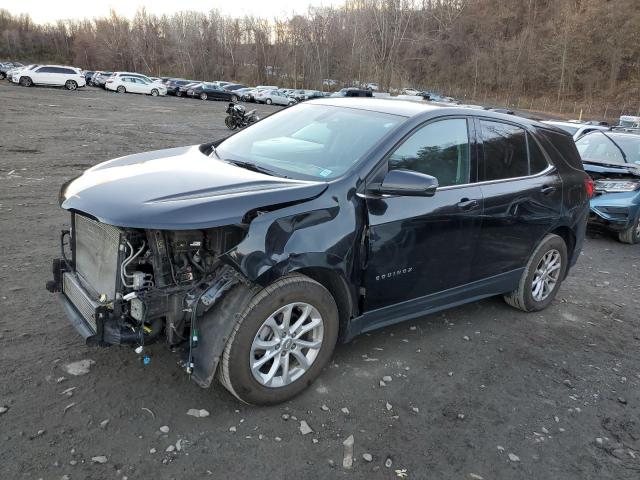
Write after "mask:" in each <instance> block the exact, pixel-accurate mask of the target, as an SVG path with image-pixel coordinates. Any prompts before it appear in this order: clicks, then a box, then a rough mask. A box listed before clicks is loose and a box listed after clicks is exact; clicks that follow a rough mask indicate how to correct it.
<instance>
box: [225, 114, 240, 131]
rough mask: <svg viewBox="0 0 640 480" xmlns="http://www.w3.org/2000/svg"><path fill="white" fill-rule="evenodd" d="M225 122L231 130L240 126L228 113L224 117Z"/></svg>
mask: <svg viewBox="0 0 640 480" xmlns="http://www.w3.org/2000/svg"><path fill="white" fill-rule="evenodd" d="M224 124H225V125H226V126H227V128H228V129H229V130H235V129H236V128H237V127H238V125H237V124H236V121H235V119H234V118H233V117H232V116H231V115H228V116H227V117H226V118H225V119H224Z"/></svg>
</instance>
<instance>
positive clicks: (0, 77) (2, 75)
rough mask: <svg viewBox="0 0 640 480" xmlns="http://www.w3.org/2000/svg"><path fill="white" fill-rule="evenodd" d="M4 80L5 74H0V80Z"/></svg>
mask: <svg viewBox="0 0 640 480" xmlns="http://www.w3.org/2000/svg"><path fill="white" fill-rule="evenodd" d="M5 78H7V74H6V73H4V72H0V80H4V79H5Z"/></svg>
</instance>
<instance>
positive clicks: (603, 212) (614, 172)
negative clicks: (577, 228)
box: [585, 162, 640, 232]
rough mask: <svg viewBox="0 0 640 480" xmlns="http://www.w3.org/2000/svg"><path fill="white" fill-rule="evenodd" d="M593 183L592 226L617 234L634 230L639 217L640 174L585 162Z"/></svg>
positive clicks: (618, 167)
mask: <svg viewBox="0 0 640 480" xmlns="http://www.w3.org/2000/svg"><path fill="white" fill-rule="evenodd" d="M585 171H586V172H587V173H588V174H589V176H590V177H591V178H592V179H593V181H594V196H593V198H592V199H591V202H590V208H591V211H590V215H589V223H590V224H591V225H592V226H598V227H603V228H605V229H607V230H611V231H614V232H623V231H625V230H627V229H629V228H632V227H633V225H634V222H636V220H637V218H638V215H640V170H638V169H636V168H632V167H627V166H622V165H621V166H614V165H597V164H589V163H586V162H585Z"/></svg>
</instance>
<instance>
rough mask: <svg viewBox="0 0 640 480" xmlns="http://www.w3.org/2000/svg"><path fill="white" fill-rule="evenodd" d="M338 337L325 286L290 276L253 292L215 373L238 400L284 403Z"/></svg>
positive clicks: (306, 381) (312, 373)
mask: <svg viewBox="0 0 640 480" xmlns="http://www.w3.org/2000/svg"><path fill="white" fill-rule="evenodd" d="M337 338H338V309H337V307H336V303H335V301H334V299H333V297H332V296H331V294H330V293H329V291H328V290H327V289H325V288H324V287H323V286H322V285H320V284H319V283H317V282H316V281H314V280H312V279H310V278H309V277H306V276H304V275H298V274H294V275H290V276H287V277H284V278H282V279H280V280H278V281H276V282H275V283H273V284H272V285H270V286H268V287H266V288H265V289H263V290H261V291H260V292H258V293H257V294H256V295H255V296H254V297H253V298H252V299H251V301H250V302H249V304H248V305H247V307H246V308H245V309H244V311H243V312H242V314H241V315H240V317H239V320H238V323H237V325H236V326H235V328H234V330H233V332H232V333H231V336H230V337H229V341H228V342H227V345H226V347H225V349H224V352H223V355H222V358H221V362H220V366H219V370H218V377H219V379H220V381H221V383H222V384H223V385H224V386H225V388H227V390H229V392H231V393H232V394H233V395H234V396H236V397H237V398H238V399H239V400H241V401H243V402H246V403H250V404H254V405H273V404H277V403H281V402H284V401H285V400H288V399H290V398H292V397H294V396H295V395H297V394H299V393H300V392H301V391H302V390H304V389H305V388H307V387H308V386H309V385H310V384H311V383H312V382H313V381H314V380H315V379H316V378H317V377H318V375H320V372H321V371H322V368H323V367H324V366H325V365H326V364H327V362H328V361H329V359H330V358H331V355H332V353H333V349H334V347H335V344H336V340H337Z"/></svg>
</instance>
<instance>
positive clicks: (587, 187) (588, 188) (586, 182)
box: [584, 175, 594, 198]
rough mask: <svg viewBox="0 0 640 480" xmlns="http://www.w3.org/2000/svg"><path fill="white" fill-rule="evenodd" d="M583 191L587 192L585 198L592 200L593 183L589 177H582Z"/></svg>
mask: <svg viewBox="0 0 640 480" xmlns="http://www.w3.org/2000/svg"><path fill="white" fill-rule="evenodd" d="M584 189H585V190H586V192H587V198H592V197H593V191H594V183H593V179H592V178H591V177H590V176H589V175H585V176H584Z"/></svg>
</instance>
